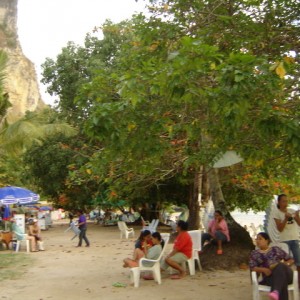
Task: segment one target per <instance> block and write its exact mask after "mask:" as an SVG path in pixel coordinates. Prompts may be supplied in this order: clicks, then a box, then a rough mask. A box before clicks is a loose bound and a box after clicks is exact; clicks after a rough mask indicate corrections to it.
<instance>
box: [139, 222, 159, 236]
mask: <svg viewBox="0 0 300 300" xmlns="http://www.w3.org/2000/svg"><path fill="white" fill-rule="evenodd" d="M158 223H159V219H153V220H152V221H151V223H150V224H149V225H148V226H144V227H143V229H142V230H143V231H144V230H149V231H150V232H151V233H153V232H155V231H156V228H157V226H158Z"/></svg>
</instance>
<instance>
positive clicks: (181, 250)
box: [161, 220, 193, 279]
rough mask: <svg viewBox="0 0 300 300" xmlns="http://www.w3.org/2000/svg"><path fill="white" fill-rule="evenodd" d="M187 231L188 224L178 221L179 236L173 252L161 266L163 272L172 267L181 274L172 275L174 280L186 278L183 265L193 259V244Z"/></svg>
mask: <svg viewBox="0 0 300 300" xmlns="http://www.w3.org/2000/svg"><path fill="white" fill-rule="evenodd" d="M187 230H188V223H187V222H184V221H181V220H180V221H178V223H177V228H176V231H177V232H178V236H177V238H176V240H175V242H174V246H173V250H172V251H171V252H170V253H169V254H168V255H167V257H166V258H165V260H164V261H163V262H162V264H161V268H162V270H166V269H167V268H168V267H172V268H173V269H175V270H177V271H178V272H179V274H178V275H172V276H171V278H172V279H180V278H182V277H184V276H185V270H184V269H183V267H182V265H183V263H185V262H186V261H187V260H188V259H190V258H191V257H192V251H193V242H192V239H191V236H190V235H189V234H188V232H187Z"/></svg>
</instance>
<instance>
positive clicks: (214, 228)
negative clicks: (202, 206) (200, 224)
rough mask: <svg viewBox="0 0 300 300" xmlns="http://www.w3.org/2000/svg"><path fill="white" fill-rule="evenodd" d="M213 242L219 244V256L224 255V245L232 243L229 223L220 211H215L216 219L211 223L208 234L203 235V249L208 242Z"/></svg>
mask: <svg viewBox="0 0 300 300" xmlns="http://www.w3.org/2000/svg"><path fill="white" fill-rule="evenodd" d="M211 240H215V241H216V242H217V245H218V249H217V254H219V255H221V254H223V248H222V243H224V242H229V241H230V236H229V230H228V226H227V223H226V221H225V219H224V217H223V214H222V212H221V211H219V210H216V211H215V214H214V219H213V220H211V221H210V222H209V224H208V232H207V233H203V234H202V238H201V241H202V248H203V246H204V243H205V242H206V241H208V242H210V241H211Z"/></svg>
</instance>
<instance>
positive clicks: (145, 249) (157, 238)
mask: <svg viewBox="0 0 300 300" xmlns="http://www.w3.org/2000/svg"><path fill="white" fill-rule="evenodd" d="M151 238H152V245H151V244H149V243H148V241H147V240H146V241H144V242H143V246H142V249H141V248H135V250H134V254H133V258H132V259H131V258H125V259H124V260H123V262H124V264H123V267H124V268H135V267H138V266H139V261H140V259H141V258H142V257H145V258H148V259H158V257H159V256H160V253H161V251H162V238H161V235H160V233H159V232H154V233H152V236H151ZM145 263H146V262H145ZM148 264H149V262H148ZM149 266H151V263H150V265H149Z"/></svg>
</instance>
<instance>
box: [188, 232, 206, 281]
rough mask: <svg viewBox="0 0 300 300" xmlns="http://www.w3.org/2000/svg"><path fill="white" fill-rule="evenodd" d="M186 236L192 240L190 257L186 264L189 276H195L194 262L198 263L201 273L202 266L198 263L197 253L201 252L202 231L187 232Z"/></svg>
mask: <svg viewBox="0 0 300 300" xmlns="http://www.w3.org/2000/svg"><path fill="white" fill-rule="evenodd" d="M188 234H189V235H190V236H191V238H192V242H193V252H192V257H191V258H190V259H188V260H187V264H188V266H189V271H190V275H195V273H196V270H195V261H196V262H197V263H198V267H199V270H200V271H202V266H201V263H200V257H199V251H201V249H202V247H201V236H202V231H201V230H190V231H188Z"/></svg>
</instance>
